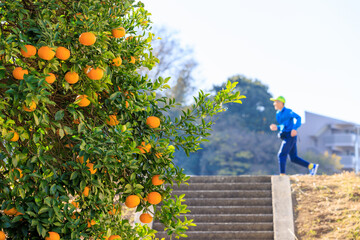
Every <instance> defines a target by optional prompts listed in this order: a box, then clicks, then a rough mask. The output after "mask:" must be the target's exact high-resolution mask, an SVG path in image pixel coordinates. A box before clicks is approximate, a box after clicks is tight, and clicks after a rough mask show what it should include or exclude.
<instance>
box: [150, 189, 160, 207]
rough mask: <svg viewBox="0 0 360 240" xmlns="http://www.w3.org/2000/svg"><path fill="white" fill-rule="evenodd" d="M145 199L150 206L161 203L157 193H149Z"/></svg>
mask: <svg viewBox="0 0 360 240" xmlns="http://www.w3.org/2000/svg"><path fill="white" fill-rule="evenodd" d="M147 199H148V202H149V203H150V204H153V205H156V204H159V203H160V202H161V195H160V193H158V192H151V193H149V194H148V196H147Z"/></svg>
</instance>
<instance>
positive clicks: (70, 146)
mask: <svg viewBox="0 0 360 240" xmlns="http://www.w3.org/2000/svg"><path fill="white" fill-rule="evenodd" d="M65 147H66V148H73V147H74V145H72V144H71V143H70V144H66V145H65Z"/></svg>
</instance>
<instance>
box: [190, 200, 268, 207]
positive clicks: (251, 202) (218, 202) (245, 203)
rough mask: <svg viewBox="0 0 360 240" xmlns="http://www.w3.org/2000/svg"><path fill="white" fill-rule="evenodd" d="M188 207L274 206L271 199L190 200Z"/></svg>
mask: <svg viewBox="0 0 360 240" xmlns="http://www.w3.org/2000/svg"><path fill="white" fill-rule="evenodd" d="M185 200H186V201H185V204H186V205H188V206H272V200H271V198H190V199H185Z"/></svg>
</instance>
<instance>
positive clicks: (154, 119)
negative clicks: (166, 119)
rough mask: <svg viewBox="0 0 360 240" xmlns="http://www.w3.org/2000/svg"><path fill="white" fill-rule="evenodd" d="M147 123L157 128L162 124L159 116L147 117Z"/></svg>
mask: <svg viewBox="0 0 360 240" xmlns="http://www.w3.org/2000/svg"><path fill="white" fill-rule="evenodd" d="M146 125H148V126H149V127H150V128H157V127H159V126H160V119H159V118H158V117H154V116H150V117H148V118H147V119H146Z"/></svg>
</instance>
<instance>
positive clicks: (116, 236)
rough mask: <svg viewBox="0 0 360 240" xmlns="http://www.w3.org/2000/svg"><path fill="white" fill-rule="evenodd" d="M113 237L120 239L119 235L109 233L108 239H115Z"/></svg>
mask: <svg viewBox="0 0 360 240" xmlns="http://www.w3.org/2000/svg"><path fill="white" fill-rule="evenodd" d="M115 239H121V237H120V236H119V235H111V236H110V237H109V238H108V240H115Z"/></svg>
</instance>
